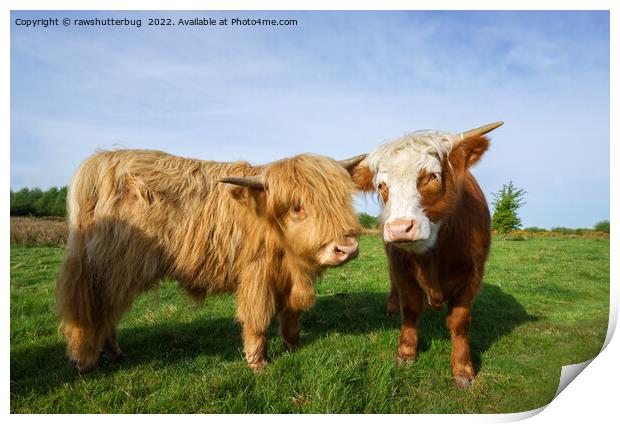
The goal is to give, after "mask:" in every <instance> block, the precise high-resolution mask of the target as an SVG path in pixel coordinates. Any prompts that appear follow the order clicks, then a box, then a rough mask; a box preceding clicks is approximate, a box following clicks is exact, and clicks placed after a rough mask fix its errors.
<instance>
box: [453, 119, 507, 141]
mask: <svg viewBox="0 0 620 424" xmlns="http://www.w3.org/2000/svg"><path fill="white" fill-rule="evenodd" d="M502 125H504V122H503V121H498V122H493V123H492V124H487V125H483V126H481V127H479V128H474V129H473V130H469V131H465V132H462V133H461V134H459V138H460V139H461V140H464V139H466V138H469V137H475V136H477V135H484V134H486V133H489V132H491V131H493V130H494V129H495V128H497V127H501V126H502Z"/></svg>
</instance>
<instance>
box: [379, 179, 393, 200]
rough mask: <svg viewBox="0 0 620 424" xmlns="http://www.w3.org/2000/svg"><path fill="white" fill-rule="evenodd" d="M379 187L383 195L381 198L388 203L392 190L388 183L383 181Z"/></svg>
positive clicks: (380, 193)
mask: <svg viewBox="0 0 620 424" xmlns="http://www.w3.org/2000/svg"><path fill="white" fill-rule="evenodd" d="M377 188H378V189H379V195H380V196H381V200H383V203H384V204H385V203H387V201H388V198H389V196H390V191H389V190H388V186H387V184H386V183H384V182H381V183H379V185H378V186H377Z"/></svg>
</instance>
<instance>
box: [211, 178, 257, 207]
mask: <svg viewBox="0 0 620 424" xmlns="http://www.w3.org/2000/svg"><path fill="white" fill-rule="evenodd" d="M220 183H225V186H226V190H227V191H228V193H230V195H231V196H232V197H233V198H234V199H235V200H236V201H238V202H239V203H240V204H242V205H244V206H246V207H249V208H251V209H252V210H254V211H255V212H256V214H258V215H260V214H262V213H264V211H265V198H266V196H265V188H266V184H265V183H264V180H262V179H261V178H258V177H257V178H254V177H246V178H235V177H227V178H222V179H220Z"/></svg>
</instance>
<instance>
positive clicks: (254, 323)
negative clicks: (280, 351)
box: [56, 150, 359, 371]
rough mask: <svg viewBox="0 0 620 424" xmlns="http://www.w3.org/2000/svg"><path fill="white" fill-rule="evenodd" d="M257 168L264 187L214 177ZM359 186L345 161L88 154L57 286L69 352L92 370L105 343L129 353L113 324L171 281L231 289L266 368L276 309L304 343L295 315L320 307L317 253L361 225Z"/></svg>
mask: <svg viewBox="0 0 620 424" xmlns="http://www.w3.org/2000/svg"><path fill="white" fill-rule="evenodd" d="M259 174H260V175H262V176H263V178H264V181H265V182H266V186H267V189H266V190H260V189H253V188H245V187H238V186H231V185H228V184H222V183H218V180H219V179H220V178H222V177H230V176H237V177H242V176H252V175H259ZM353 191H354V186H353V183H352V182H351V179H350V176H349V175H348V174H347V172H346V171H345V170H344V169H343V168H342V167H340V166H339V165H338V164H337V163H336V162H335V161H332V160H331V159H328V158H324V157H320V156H313V155H299V156H296V157H294V158H291V159H285V160H282V161H278V162H274V163H272V164H269V165H265V166H260V167H252V166H250V165H249V164H247V163H244V162H238V163H217V162H208V161H200V160H194V159H186V158H181V157H175V156H172V155H169V154H166V153H163V152H157V151H146V150H119V151H110V152H100V153H97V154H95V155H93V156H91V157H90V158H88V159H87V160H86V161H85V162H84V163H83V164H82V165H81V166H80V168H79V169H78V171H77V173H76V175H75V177H74V179H73V182H72V184H71V186H70V189H69V195H68V207H69V238H68V242H67V246H66V252H65V261H64V264H63V267H62V270H61V273H60V276H59V279H58V284H57V289H56V297H57V303H58V308H59V312H60V316H61V320H62V324H61V325H62V328H63V330H64V334H65V337H66V339H67V344H68V347H67V353H68V356H69V357H70V359H71V360H73V361H75V362H76V365H77V367H78V369H80V370H82V371H87V370H89V369H92V368H93V367H94V366H95V365H96V362H97V358H98V356H99V353H100V352H101V351H102V350H104V351H106V352H107V353H111V354H112V355H113V356H114V355H119V354H122V353H121V351H120V348H119V347H118V344H117V342H116V326H117V323H118V321H119V320H120V319H121V317H122V315H123V314H124V313H125V312H126V311H127V310H128V309H129V308H130V306H131V304H132V302H133V301H134V299H135V297H136V296H137V295H139V294H140V293H142V292H144V291H146V290H149V289H151V288H153V287H155V286H157V284H158V282H159V281H160V279H161V278H163V277H170V278H174V279H176V280H178V282H179V284H180V285H181V287H183V288H184V289H185V291H186V292H187V293H188V294H189V295H190V296H191V297H192V298H194V299H195V300H197V301H202V300H203V299H204V298H205V296H207V295H208V294H209V293H220V292H235V293H236V294H237V318H238V319H239V321H241V323H242V324H243V336H244V347H245V353H246V357H247V360H248V362H249V363H250V366H252V367H253V368H260V367H262V366H264V364H265V363H266V357H265V352H266V336H265V333H266V330H267V328H268V326H269V323H270V322H271V319H272V317H273V316H275V315H276V314H277V313H278V312H280V316H281V325H282V335H283V336H284V337H285V338H286V341H287V343H289V344H290V345H297V340H298V331H299V330H298V324H297V320H298V317H299V314H300V313H301V312H302V311H304V310H307V309H308V308H310V307H311V306H312V305H313V303H314V296H315V295H314V281H315V279H316V277H317V276H318V275H320V273H321V272H322V271H323V269H324V268H325V265H322V264H321V262H320V260H319V259H317V258H318V257H319V256H320V255H319V252H320V251H321V249H323V248H324V246H325V245H326V244H328V243H330V242H332V241H339V240H342V239H344V238H345V237H347V236H355V235H357V233H358V232H359V224H358V221H357V217H356V215H355V213H354V211H353V209H352V206H351V195H352V193H353ZM299 205H301V206H303V208H304V211H305V214H306V215H307V216H305V219H301V218H300V217H299V216H297V215H296V212H297V211H298V210H297V208H298V207H299ZM291 211H292V212H291Z"/></svg>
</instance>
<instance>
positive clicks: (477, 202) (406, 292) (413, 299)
mask: <svg viewBox="0 0 620 424" xmlns="http://www.w3.org/2000/svg"><path fill="white" fill-rule="evenodd" d="M500 125H502V122H496V123H494V124H489V125H485V126H484V127H480V128H477V129H474V130H470V131H466V132H464V133H462V134H458V135H457V134H451V133H446V132H416V133H412V134H408V135H406V136H404V137H402V138H400V139H398V140H395V141H393V142H391V143H387V144H384V145H382V146H380V147H378V148H377V149H375V150H374V151H372V152H370V154H369V155H368V157H367V158H366V159H365V160H364V161H363V162H361V163H360V164H359V165H358V166H357V167H356V169H355V170H354V174H353V177H354V180H355V181H356V183H357V184H358V186H359V187H360V188H361V189H363V190H365V191H372V190H377V191H378V192H379V198H380V200H381V202H382V204H383V211H382V214H381V222H382V227H383V242H384V244H385V252H386V254H387V258H388V264H389V271H390V280H391V285H392V287H391V291H390V296H389V301H388V313H390V314H392V313H397V312H398V311H400V314H401V317H402V327H401V331H400V338H399V341H398V352H397V359H398V362H400V363H402V362H408V361H412V360H414V359H415V358H416V353H417V344H418V328H417V325H418V320H419V319H420V316H421V315H422V312H423V311H424V309H425V308H426V307H432V308H434V309H441V308H442V307H443V305H444V304H447V307H448V317H447V320H446V325H447V327H448V329H449V330H450V334H451V341H452V375H453V376H454V381H455V383H456V384H457V385H458V386H459V387H469V386H471V384H472V381H473V379H474V376H475V373H474V367H473V363H472V360H471V353H470V349H469V325H470V322H471V315H470V313H471V308H472V305H473V303H474V299H475V298H476V295H477V294H478V291H479V290H480V287H481V285H482V277H483V275H484V264H485V261H486V259H487V256H488V253H489V247H490V245H491V219H490V216H489V207H488V205H487V202H486V200H485V198H484V194H483V193H482V190H480V187H479V186H478V183H477V182H476V179H475V178H474V176H473V175H472V174H471V172H470V171H469V169H470V167H471V166H473V165H474V164H476V163H477V162H478V161H479V160H480V158H481V157H482V155H483V154H484V152H485V151H486V150H487V148H488V147H489V140H488V139H487V138H486V137H484V134H486V133H488V132H489V131H492V130H493V129H495V128H497V127H499V126H500Z"/></svg>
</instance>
